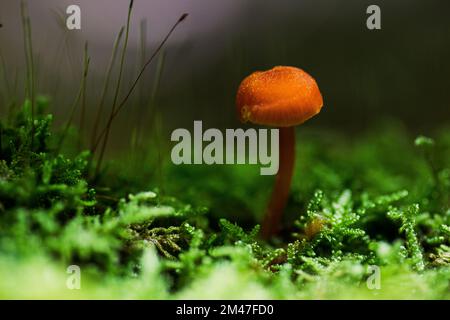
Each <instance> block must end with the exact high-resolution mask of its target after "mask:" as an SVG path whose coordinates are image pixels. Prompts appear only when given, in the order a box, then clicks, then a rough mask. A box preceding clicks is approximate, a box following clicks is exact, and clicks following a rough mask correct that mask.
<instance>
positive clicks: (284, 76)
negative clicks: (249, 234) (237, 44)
mask: <svg viewBox="0 0 450 320" xmlns="http://www.w3.org/2000/svg"><path fill="white" fill-rule="evenodd" d="M236 106H237V113H238V117H239V119H240V120H241V121H242V122H247V121H249V122H252V123H254V124H259V125H266V126H272V127H277V128H280V140H279V143H280V144H279V152H280V156H279V164H280V165H279V170H278V173H277V176H276V178H275V185H274V187H273V190H272V196H271V199H270V202H269V205H268V208H267V211H266V214H265V217H264V220H263V223H262V236H263V238H265V239H268V238H269V237H271V236H272V235H274V234H276V233H277V232H278V231H279V228H280V221H281V217H282V215H283V210H284V208H285V206H286V202H287V199H288V196H289V188H290V185H291V180H292V173H293V169H294V161H295V128H294V126H297V125H300V124H302V123H303V122H305V121H306V120H308V119H310V118H312V117H313V116H315V115H316V114H318V113H319V112H320V109H321V108H322V106H323V99H322V95H321V93H320V91H319V87H318V86H317V83H316V81H315V80H314V79H313V78H312V77H311V76H310V75H309V74H307V73H306V72H305V71H303V70H301V69H298V68H295V67H287V66H277V67H274V68H272V69H270V70H267V71H257V72H254V73H252V74H251V75H249V76H248V77H246V78H245V79H244V80H243V81H242V82H241V84H240V86H239V89H238V93H237V97H236Z"/></svg>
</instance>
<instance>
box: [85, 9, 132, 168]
mask: <svg viewBox="0 0 450 320" xmlns="http://www.w3.org/2000/svg"><path fill="white" fill-rule="evenodd" d="M133 2H134V1H133V0H131V1H130V5H129V7H128V16H127V24H126V31H125V41H124V43H123V47H122V54H121V57H120V66H119V75H118V78H117V84H116V90H115V92H114V100H113V105H112V108H111V113H110V116H109V119H108V123H107V124H106V133H105V138H104V139H103V144H102V147H101V150H100V155H99V158H98V162H97V166H96V168H95V176H97V175H98V173H99V172H100V168H101V165H102V160H103V156H104V154H105V149H106V145H107V143H108V138H109V133H110V131H111V124H112V121H113V119H114V113H115V112H116V106H117V100H118V98H119V92H120V85H121V83H122V74H123V67H124V64H125V55H126V52H127V47H128V37H129V34H130V24H131V23H130V22H131V12H132V11H133ZM96 147H97V146H94V148H93V153H95V149H96Z"/></svg>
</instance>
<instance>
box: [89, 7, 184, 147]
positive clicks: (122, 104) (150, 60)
mask: <svg viewBox="0 0 450 320" xmlns="http://www.w3.org/2000/svg"><path fill="white" fill-rule="evenodd" d="M187 16H188V14H187V13H184V14H183V15H182V16H181V17H180V18H179V19H178V21H177V22H176V23H175V24H174V25H173V27H172V29H170V31H169V32H168V33H167V35H166V37H165V38H164V39H163V41H161V43H160V44H159V46H158V47H157V48H156V50H155V51H154V52H153V54H152V56H151V57H150V59H148V60H147V62H146V63H145V65H144V66H143V67H142V69H141V71H140V72H139V75H138V76H137V78H136V79H135V80H134V82H133V84H132V86H131V88H130V90H128V93H127V95H126V96H125V98H124V99H123V100H122V102H121V103H120V105H119V107H118V108H117V110H116V111H115V112H114V113H113V117H112V118H110V121H112V120H114V118H115V117H116V116H117V115H118V114H119V112H120V110H122V108H123V107H124V105H125V103H126V102H127V100H128V98H129V97H130V96H131V94H132V93H133V91H134V89H135V88H136V85H137V83H138V82H139V80H140V79H141V77H142V75H143V74H144V71H145V69H147V67H148V66H149V65H150V63H151V62H152V61H153V59H154V58H155V57H156V55H157V54H158V53H159V51H161V49H162V47H163V46H164V44H165V43H166V42H167V40H168V39H169V37H170V35H171V34H172V32H173V31H174V30H175V29H176V27H177V26H178V25H179V24H180V23H181V22H182V21H183V20H184V19H186V17H187ZM108 123H109V122H108ZM107 129H108V126H107V127H106V128H105V129H103V130H102V132H101V133H100V135H99V137H98V138H97V141H96V143H95V146H94V149H93V152H95V150H96V148H97V146H98V144H99V143H100V141H101V139H102V137H103V136H104V135H105V134H106V132H107Z"/></svg>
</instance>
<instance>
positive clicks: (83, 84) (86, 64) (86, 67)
mask: <svg viewBox="0 0 450 320" xmlns="http://www.w3.org/2000/svg"><path fill="white" fill-rule="evenodd" d="M89 64H90V58H89V56H88V52H87V45H86V47H85V51H84V58H83V74H82V78H81V84H80V88H79V90H78V93H77V97H76V98H75V101H74V103H73V105H72V108H71V111H70V116H69V120H68V121H67V123H66V126H65V127H64V130H63V132H62V134H61V138H60V139H59V143H58V145H57V149H56V151H57V153H58V152H59V151H60V150H61V147H62V144H63V143H64V140H65V138H66V136H67V132H68V131H69V128H70V125H71V124H72V121H73V117H74V115H75V110H76V109H77V106H78V102H79V101H80V98H81V97H82V95H83V92H84V91H85V87H86V78H87V75H88V72H89Z"/></svg>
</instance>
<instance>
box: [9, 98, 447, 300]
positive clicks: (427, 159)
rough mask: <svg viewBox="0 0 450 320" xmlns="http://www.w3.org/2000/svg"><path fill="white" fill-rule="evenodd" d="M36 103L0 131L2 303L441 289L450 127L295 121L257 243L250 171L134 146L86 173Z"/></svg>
mask: <svg viewBox="0 0 450 320" xmlns="http://www.w3.org/2000/svg"><path fill="white" fill-rule="evenodd" d="M45 104H46V102H45V101H40V100H38V102H37V110H40V111H37V112H36V115H35V121H34V125H33V124H32V122H31V120H30V108H29V107H30V106H29V103H26V104H25V105H24V106H22V107H21V108H20V110H19V111H16V112H14V113H13V114H12V115H11V116H10V117H9V118H8V119H6V118H5V119H4V120H2V122H1V125H0V146H1V147H0V148H1V159H0V298H63V299H65V298H68V299H71V298H75V299H78V298H86V299H91V298H95V299H97V298H119V299H122V298H137V299H182V298H187V299H200V298H207V299H220V298H223V299H271V298H273V299H362V298H368V299H386V298H387V299H391V298H400V299H404V298H412V299H448V298H450V287H449V280H450V209H449V206H450V198H449V195H450V131H449V130H448V129H445V128H443V129H440V130H438V129H437V130H436V131H435V132H430V133H429V135H430V136H432V138H433V139H431V138H427V137H418V138H416V137H414V136H410V135H409V134H408V133H406V130H403V129H402V127H401V126H400V125H399V124H397V123H389V122H387V123H385V124H382V125H380V126H378V127H376V128H372V129H368V131H367V132H366V133H364V134H360V135H358V136H353V137H352V136H348V135H342V136H341V135H339V134H337V133H336V132H324V131H323V130H321V131H314V130H311V129H304V130H303V129H301V130H298V132H297V134H298V145H297V160H296V171H295V177H294V180H293V186H292V188H291V195H290V199H289V205H288V208H287V209H286V217H285V221H284V228H283V230H282V232H281V233H280V235H279V237H277V238H275V239H273V240H271V241H270V242H263V241H261V240H259V237H258V231H259V227H258V225H257V223H258V221H260V219H261V215H262V214H263V213H264V208H265V205H266V202H267V199H268V196H269V193H270V188H271V185H272V179H273V177H272V178H271V177H263V176H260V175H259V174H258V172H259V168H258V167H256V166H238V165H236V166H174V165H172V164H171V163H170V161H169V159H165V160H164V159H163V161H161V157H160V156H155V154H152V153H151V152H150V153H148V154H147V153H142V152H140V153H138V152H134V153H133V152H132V153H130V154H131V155H130V156H127V157H124V158H122V159H116V161H115V162H112V161H107V163H106V164H107V165H106V166H105V167H104V170H103V171H102V172H101V174H100V176H99V177H98V178H97V179H95V180H93V179H92V178H91V177H92V175H91V171H92V167H93V163H92V162H91V161H90V155H89V153H87V152H80V153H78V155H76V156H69V155H70V154H72V153H73V152H69V151H67V150H66V149H68V148H64V149H63V150H61V151H58V150H57V145H58V143H57V142H58V140H59V137H60V134H61V133H60V132H55V133H52V132H51V129H50V127H51V122H52V117H51V115H46V113H45V111H44V110H45ZM69 140H70V139H69ZM67 144H70V141H68V142H67V143H66V145H67ZM148 149H149V150H155V148H148ZM153 153H154V151H153ZM155 159H156V160H155ZM158 159H159V160H158ZM136 163H141V165H140V166H137V165H136ZM70 265H76V266H79V268H80V271H81V289H80V290H76V289H75V290H70V289H68V287H67V280H68V278H70V276H71V274H68V273H67V268H68V267H69V266H70ZM378 285H379V286H378Z"/></svg>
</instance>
